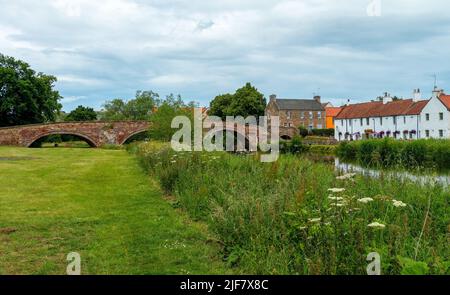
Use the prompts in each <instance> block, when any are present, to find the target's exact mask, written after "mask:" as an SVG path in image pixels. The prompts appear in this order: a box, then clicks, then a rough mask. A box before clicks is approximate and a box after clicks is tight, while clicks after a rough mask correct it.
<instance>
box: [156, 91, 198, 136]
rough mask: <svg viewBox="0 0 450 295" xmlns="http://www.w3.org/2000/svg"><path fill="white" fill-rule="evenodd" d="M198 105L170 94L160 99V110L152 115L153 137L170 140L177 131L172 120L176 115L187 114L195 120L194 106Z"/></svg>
mask: <svg viewBox="0 0 450 295" xmlns="http://www.w3.org/2000/svg"><path fill="white" fill-rule="evenodd" d="M195 107H198V104H196V103H195V102H189V103H188V104H185V103H184V102H183V100H182V99H181V97H180V96H179V95H178V96H174V95H173V94H170V95H168V96H167V97H166V99H165V100H162V101H160V104H159V106H158V110H157V111H156V112H155V113H154V114H153V115H152V116H151V118H150V122H151V123H152V127H151V128H150V130H149V136H150V138H151V139H156V140H162V141H170V140H171V139H172V136H173V134H174V133H175V132H176V131H177V130H175V129H172V127H171V125H172V120H173V119H174V118H175V117H176V116H187V117H188V118H189V119H190V120H191V121H192V120H193V108H195Z"/></svg>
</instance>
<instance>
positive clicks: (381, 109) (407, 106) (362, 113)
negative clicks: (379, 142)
mask: <svg viewBox="0 0 450 295" xmlns="http://www.w3.org/2000/svg"><path fill="white" fill-rule="evenodd" d="M427 103H428V100H421V101H417V102H414V101H413V100H412V99H402V100H397V101H392V102H388V103H386V104H383V102H382V101H373V102H366V103H358V104H352V105H348V106H345V107H344V108H343V109H342V111H341V112H340V113H339V114H338V115H337V117H336V119H358V118H369V117H388V116H402V115H418V114H420V113H421V112H422V110H423V108H424V107H425V106H426V105H427Z"/></svg>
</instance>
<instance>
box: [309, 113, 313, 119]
mask: <svg viewBox="0 0 450 295" xmlns="http://www.w3.org/2000/svg"><path fill="white" fill-rule="evenodd" d="M309 119H310V120H312V119H314V114H313V112H309Z"/></svg>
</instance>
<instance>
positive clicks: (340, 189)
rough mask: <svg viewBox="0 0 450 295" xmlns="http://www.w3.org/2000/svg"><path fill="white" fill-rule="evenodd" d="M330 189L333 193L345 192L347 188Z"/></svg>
mask: <svg viewBox="0 0 450 295" xmlns="http://www.w3.org/2000/svg"><path fill="white" fill-rule="evenodd" d="M328 191H329V192H332V193H342V192H345V188H330V189H328Z"/></svg>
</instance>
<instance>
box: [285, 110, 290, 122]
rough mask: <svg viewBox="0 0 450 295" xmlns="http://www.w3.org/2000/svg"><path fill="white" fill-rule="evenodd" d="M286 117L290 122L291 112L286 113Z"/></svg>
mask: <svg viewBox="0 0 450 295" xmlns="http://www.w3.org/2000/svg"><path fill="white" fill-rule="evenodd" d="M286 117H287V118H288V119H289V120H290V119H291V112H289V111H288V112H286Z"/></svg>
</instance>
